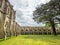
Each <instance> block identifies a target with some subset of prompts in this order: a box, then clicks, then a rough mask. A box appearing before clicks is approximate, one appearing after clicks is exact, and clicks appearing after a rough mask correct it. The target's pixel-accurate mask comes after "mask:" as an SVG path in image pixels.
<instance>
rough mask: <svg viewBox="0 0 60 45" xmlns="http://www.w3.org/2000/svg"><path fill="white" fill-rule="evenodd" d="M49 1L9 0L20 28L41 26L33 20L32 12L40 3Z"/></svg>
mask: <svg viewBox="0 0 60 45" xmlns="http://www.w3.org/2000/svg"><path fill="white" fill-rule="evenodd" d="M48 1H49V0H10V2H11V4H12V5H14V9H15V10H16V21H17V22H18V23H19V24H20V25H22V26H40V25H41V26H43V24H42V23H40V24H37V23H36V22H35V21H34V20H33V19H32V18H33V15H32V13H33V11H34V10H35V8H36V6H37V5H39V4H41V3H44V4H45V3H47V2H48Z"/></svg>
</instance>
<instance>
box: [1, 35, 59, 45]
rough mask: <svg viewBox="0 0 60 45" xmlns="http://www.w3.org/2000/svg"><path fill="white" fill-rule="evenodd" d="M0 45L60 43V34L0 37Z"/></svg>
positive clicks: (53, 44)
mask: <svg viewBox="0 0 60 45" xmlns="http://www.w3.org/2000/svg"><path fill="white" fill-rule="evenodd" d="M0 45H60V35H58V36H54V35H20V36H17V37H11V38H9V39H7V40H5V41H3V40H1V39H0Z"/></svg>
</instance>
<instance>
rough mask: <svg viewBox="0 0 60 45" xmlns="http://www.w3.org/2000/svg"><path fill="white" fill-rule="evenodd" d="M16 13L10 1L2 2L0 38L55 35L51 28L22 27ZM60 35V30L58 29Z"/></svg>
mask: <svg viewBox="0 0 60 45" xmlns="http://www.w3.org/2000/svg"><path fill="white" fill-rule="evenodd" d="M15 18H16V11H15V10H14V9H13V6H12V5H11V4H10V2H9V0H0V38H5V39H6V37H11V36H17V35H20V34H21V35H26V34H27V35H40V34H53V31H52V29H51V27H47V28H46V27H31V26H25V27H24V26H20V25H19V24H18V23H17V22H16V21H15ZM56 32H57V34H60V28H57V29H56Z"/></svg>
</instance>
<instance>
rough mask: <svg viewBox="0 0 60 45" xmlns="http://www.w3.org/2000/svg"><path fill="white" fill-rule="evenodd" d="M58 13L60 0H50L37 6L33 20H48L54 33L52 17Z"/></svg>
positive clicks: (59, 13) (59, 11) (59, 12)
mask: <svg viewBox="0 0 60 45" xmlns="http://www.w3.org/2000/svg"><path fill="white" fill-rule="evenodd" d="M58 15H60V0H51V1H50V2H48V3H46V4H42V5H41V6H38V7H37V8H36V10H35V11H34V13H33V16H34V18H33V19H34V20H35V21H37V22H45V23H46V22H49V23H50V24H51V27H52V29H53V33H54V35H56V29H55V23H54V18H55V17H56V16H58Z"/></svg>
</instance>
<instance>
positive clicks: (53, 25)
mask: <svg viewBox="0 0 60 45" xmlns="http://www.w3.org/2000/svg"><path fill="white" fill-rule="evenodd" d="M50 24H51V27H52V29H53V34H54V35H57V33H56V29H55V24H54V19H50Z"/></svg>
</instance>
